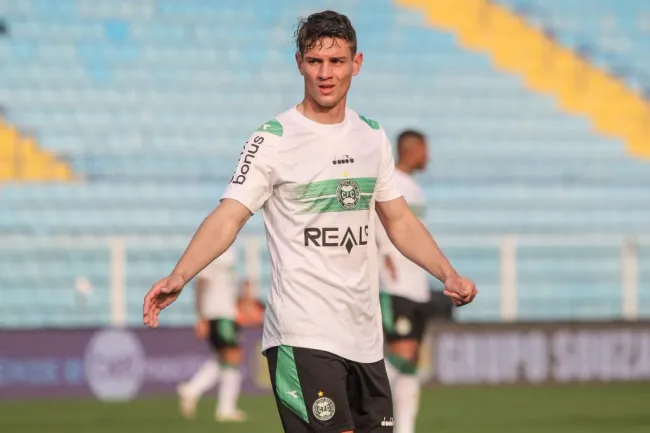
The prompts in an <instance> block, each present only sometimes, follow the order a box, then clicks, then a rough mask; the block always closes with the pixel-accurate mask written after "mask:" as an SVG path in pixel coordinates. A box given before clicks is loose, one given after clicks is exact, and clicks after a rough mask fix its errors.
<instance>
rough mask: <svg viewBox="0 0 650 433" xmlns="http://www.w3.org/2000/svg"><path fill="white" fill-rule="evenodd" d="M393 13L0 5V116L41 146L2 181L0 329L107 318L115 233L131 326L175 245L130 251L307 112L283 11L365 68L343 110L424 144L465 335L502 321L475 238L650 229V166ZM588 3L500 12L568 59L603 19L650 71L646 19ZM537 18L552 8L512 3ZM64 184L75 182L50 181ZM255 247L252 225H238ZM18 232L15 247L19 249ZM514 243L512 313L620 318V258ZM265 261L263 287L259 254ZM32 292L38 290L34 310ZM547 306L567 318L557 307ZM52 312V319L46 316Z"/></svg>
mask: <svg viewBox="0 0 650 433" xmlns="http://www.w3.org/2000/svg"><path fill="white" fill-rule="evenodd" d="M404 3H415V2H406V1H399V2H398V1H395V2H392V1H389V0H358V1H356V2H349V1H346V0H327V1H325V0H313V1H310V2H305V1H302V0H269V1H268V2H266V3H265V5H266V6H265V7H264V8H260V7H259V2H255V1H253V0H240V1H234V0H233V1H231V0H228V1H225V0H224V1H207V0H184V1H182V2H179V1H175V0H141V1H138V2H132V1H127V0H119V1H118V0H116V1H110V2H108V1H107V2H99V3H98V2H95V1H91V0H50V1H32V0H21V1H16V2H0V16H2V17H3V18H4V19H5V21H6V22H7V25H8V28H9V30H10V31H9V33H8V35H7V36H6V37H0V64H2V67H1V68H0V103H1V104H2V105H3V106H4V107H6V111H7V112H6V124H7V125H12V127H14V128H15V129H16V130H19V131H29V132H30V134H29V136H33V137H34V140H35V141H29V140H27V139H24V138H23V139H22V140H20V141H19V142H20V143H21V144H20V145H21V146H22V147H21V149H23V148H24V152H26V153H27V154H28V155H30V156H29V161H31V162H30V163H29V164H30V165H29V167H30V168H29V169H28V170H27V169H26V171H25V172H24V177H28V178H30V179H31V180H32V182H30V183H25V184H23V183H17V182H7V183H3V184H2V185H1V187H0V237H2V236H9V235H11V236H18V238H20V239H23V241H20V240H15V241H11V242H9V241H4V238H2V239H3V242H0V258H2V257H5V258H6V260H0V326H11V327H29V326H88V325H90V324H106V323H108V322H109V321H110V317H109V311H108V310H109V309H108V299H109V298H108V296H107V293H108V292H109V290H110V284H111V283H110V278H111V277H110V269H109V257H108V255H107V254H108V252H107V251H108V247H107V246H106V242H107V239H109V238H111V237H116V236H117V237H121V238H124V239H132V240H133V239H135V240H134V241H133V242H129V243H128V245H127V252H126V255H127V264H126V266H127V272H126V275H127V277H126V278H127V282H126V290H127V304H128V305H127V313H128V314H127V319H128V322H129V323H131V324H135V323H139V321H140V311H139V309H140V303H141V298H142V294H143V293H144V290H146V289H147V288H148V287H149V285H150V284H151V282H152V281H153V280H155V279H156V278H158V277H159V276H160V275H162V274H164V273H165V272H168V271H169V269H170V268H171V267H172V266H173V264H174V262H175V260H176V259H177V257H178V254H180V252H181V251H182V247H183V246H184V245H182V243H181V244H179V245H174V247H168V248H163V249H161V248H159V247H156V248H153V247H149V246H146V245H141V244H139V243H138V241H137V239H140V238H146V239H150V238H161V239H162V238H165V237H168V236H178V237H181V238H183V237H188V236H190V235H191V234H192V233H193V231H194V230H195V228H196V226H197V225H198V224H199V223H200V221H201V220H202V218H203V217H204V216H205V214H206V213H207V212H209V211H210V210H211V209H212V208H213V207H214V206H215V205H216V203H217V202H218V200H219V197H220V194H221V193H222V192H223V190H224V188H225V186H226V183H227V182H228V180H229V179H230V177H231V176H232V173H233V170H234V168H235V164H236V162H237V158H238V157H239V153H240V151H241V147H242V145H243V144H244V142H245V140H246V139H247V138H248V137H249V135H250V134H251V133H252V132H253V131H254V130H255V129H256V128H257V127H258V126H259V125H260V124H262V123H263V122H265V121H267V120H268V119H269V118H270V117H271V116H273V115H275V114H277V113H278V112H280V111H282V110H284V109H287V108H289V107H290V106H291V105H292V104H294V103H295V102H296V101H298V100H299V98H300V97H301V93H302V84H301V82H300V76H299V74H298V73H297V71H296V70H295V61H294V58H293V52H294V48H293V46H292V31H293V26H294V25H295V23H296V18H297V16H298V15H304V14H307V13H309V12H313V11H316V10H320V9H324V8H332V9H335V10H340V11H342V12H345V13H347V14H348V15H349V16H350V18H351V19H352V21H353V23H354V24H355V25H356V28H357V33H358V37H359V47H360V49H361V51H363V53H364V55H365V60H364V66H363V70H362V73H361V74H360V75H359V76H358V77H356V78H355V81H354V83H353V86H352V92H351V95H350V100H349V103H350V105H351V106H352V107H353V108H355V109H356V110H357V111H358V112H360V113H362V114H364V115H367V116H369V117H371V118H375V119H378V120H379V121H380V122H381V124H382V125H383V126H384V128H385V129H386V131H387V133H388V134H389V136H390V137H391V138H392V137H395V135H396V134H397V133H398V132H399V131H400V130H401V129H403V128H407V127H409V128H410V127H412V128H418V129H422V130H423V131H424V132H425V133H426V134H427V135H428V136H429V137H430V143H431V150H430V153H431V161H430V166H429V169H428V170H427V172H426V173H422V174H419V175H418V179H419V180H421V182H422V184H423V185H425V194H426V197H427V201H428V203H429V205H428V209H429V210H428V212H427V216H426V221H425V222H426V224H427V226H428V227H429V228H430V229H431V230H432V231H433V232H434V233H439V234H440V235H441V236H443V237H445V236H446V237H450V238H454V237H463V238H466V239H469V240H468V241H467V242H468V243H467V244H466V245H458V244H457V243H455V242H451V243H450V244H449V246H448V248H449V249H448V251H449V255H450V257H451V258H452V260H453V261H454V263H456V264H457V266H458V267H459V269H461V270H463V272H465V273H467V274H469V275H471V276H473V277H474V278H475V279H476V280H477V283H478V285H479V288H480V289H481V296H480V299H477V305H476V308H467V309H462V311H460V312H459V319H460V320H468V321H471V320H498V319H499V318H500V312H499V308H500V291H499V290H500V268H499V266H500V254H501V252H500V250H499V245H497V244H492V245H489V246H481V245H483V244H481V243H480V242H478V241H477V243H475V244H474V243H472V242H473V241H472V240H476V239H479V240H480V239H481V238H482V237H486V236H489V237H500V236H509V235H515V236H527V235H543V236H546V235H556V236H563V235H566V234H571V235H572V236H579V235H584V236H591V235H594V234H596V235H598V234H600V235H603V234H605V235H609V236H634V235H636V234H643V233H648V232H649V231H650V207H648V205H647V204H648V203H649V202H650V201H649V199H650V191H649V189H648V188H647V185H648V184H649V183H650V165H649V164H648V163H647V162H646V161H643V160H638V159H634V158H631V157H630V156H629V154H628V153H627V148H626V145H625V140H623V139H622V138H619V137H616V136H607V135H603V134H601V133H599V132H598V130H596V129H595V128H594V127H593V124H592V122H591V117H590V116H589V115H588V114H584V115H575V114H571V115H568V114H567V112H566V110H565V109H564V108H563V106H562V105H561V104H560V103H558V101H557V99H556V98H554V97H553V96H550V95H548V94H542V93H538V92H533V91H531V90H530V88H529V86H528V84H527V80H526V79H525V78H523V77H522V76H521V75H517V74H513V73H506V72H504V71H503V69H502V68H499V67H498V65H495V63H494V62H493V59H492V58H491V57H490V56H489V55H488V54H485V53H477V52H473V51H470V50H466V49H465V48H464V45H463V42H462V38H461V37H459V35H458V34H457V33H454V32H452V31H444V30H441V29H439V28H435V27H433V26H431V22H430V20H429V19H428V18H427V16H426V14H425V13H423V12H422V11H421V10H418V9H413V8H405V7H401V6H400V4H404ZM417 3H420V4H423V3H425V2H417ZM595 3H598V6H595V7H593V8H590V10H589V13H584V7H582V6H581V7H578V6H577V5H578V3H577V1H573V0H572V1H560V0H553V1H550V0H548V1H547V0H543V1H542V0H537V1H534V2H532V1H531V2H524V1H523V0H521V1H519V0H503V1H502V2H501V4H502V5H505V6H506V7H508V8H511V9H512V10H514V11H517V13H524V12H525V11H528V12H526V13H527V15H526V16H527V17H528V18H529V19H530V20H537V21H536V22H541V24H543V25H548V24H549V23H548V22H544V21H543V20H544V19H546V20H553V22H554V23H556V24H557V23H559V24H557V28H558V29H559V30H561V31H560V32H559V38H560V41H563V43H567V44H568V43H569V42H571V41H572V40H574V42H573V43H576V44H577V43H578V40H579V38H577V37H574V36H572V35H574V33H572V32H571V31H570V30H571V29H572V28H574V29H576V33H575V34H578V33H580V34H581V35H582V34H583V33H584V35H585V38H587V39H586V40H589V41H600V40H601V39H602V37H600V36H599V34H598V31H599V29H601V30H602V27H603V26H602V24H598V23H599V22H600V21H599V20H600V17H602V16H603V15H605V14H611V13H613V12H616V17H618V18H617V20H618V21H617V22H620V23H621V25H617V26H616V30H615V31H613V30H612V32H611V33H610V36H621V37H623V38H625V40H626V41H628V42H629V49H628V48H626V50H625V51H624V52H623V53H622V54H623V56H622V58H623V59H626V61H627V62H629V64H630V65H639V64H640V63H641V62H643V59H647V58H648V55H649V54H650V52H648V48H647V47H646V46H645V45H644V44H642V43H639V42H638V39H639V38H640V35H647V33H645V32H646V30H643V29H640V28H638V27H639V26H636V27H635V26H631V25H626V24H629V23H630V21H629V20H632V19H633V17H635V16H637V15H639V14H640V11H646V12H647V11H648V7H647V6H646V5H645V4H644V3H643V2H642V1H640V0H629V1H626V2H620V1H619V2H614V1H610V0H598V1H596V2H595ZM531 4H532V5H534V6H535V7H537V8H538V9H540V10H542V9H543V10H545V11H547V12H550V13H547V14H535V13H534V12H530V8H528V9H526V8H524V6H526V7H527V5H528V6H529V5H531ZM522 8H523V9H522ZM524 9H525V11H524ZM368 10H372V11H373V14H367V13H366V11H368ZM529 12H530V13H529ZM578 17H579V19H578ZM461 18H462V17H461ZM562 20H564V21H562ZM572 38H573V39H572ZM582 40H583V39H580V41H582ZM601 42H602V41H601ZM594 43H595V42H594ZM617 65H618V63H617ZM636 69H642V68H641V67H639V68H636ZM636 69H635V70H636ZM635 79H637V81H638V80H640V79H641V78H638V77H637V78H635ZM646 83H647V81H646ZM7 128H8V127H5V128H4V129H0V144H1V143H4V144H2V145H0V181H3V180H9V179H12V180H15V179H16V176H17V175H16V172H15V167H13V166H12V165H7V164H6V163H5V164H2V163H1V162H2V161H3V160H5V161H6V160H8V159H11V155H13V153H11V152H14V153H15V150H10V149H11V148H10V147H9V146H7V145H6V143H8V142H9V139H8V138H7V137H8V135H7V134H9V133H10V132H7V131H12V130H10V129H7ZM3 134H4V135H3ZM2 137H4V138H2ZM12 142H15V140H14V139H12ZM34 143H38V146H35V144H34ZM21 151H22V150H21ZM51 155H56V157H57V158H58V159H53V158H54V157H53V156H51ZM60 161H66V164H65V165H61V164H63V163H61V162H60ZM57 164H59V165H57ZM53 165H54V167H55V168H52V166H53ZM62 167H66V168H65V169H64V168H62ZM45 172H47V173H50V174H51V176H52V177H50V178H46V177H44V175H43V173H45ZM72 172H74V173H75V176H76V178H77V181H76V182H74V183H65V184H62V183H51V182H46V181H47V180H53V179H58V180H68V179H71V178H72ZM263 233H264V232H263V226H262V221H261V218H259V217H258V216H256V217H255V218H253V219H252V220H251V221H250V223H249V225H248V226H247V227H246V229H245V234H246V235H251V236H263ZM11 236H10V237H11ZM68 236H72V237H73V238H74V239H92V240H93V241H92V242H91V243H90V245H92V248H90V252H89V251H87V250H84V249H82V248H80V247H79V246H76V245H74V244H71V243H65V242H63V241H61V239H65V238H66V237H68ZM25 238H27V239H30V241H29V242H27V244H28V245H29V246H23V248H24V250H21V251H23V252H22V253H21V254H23V255H18V256H16V253H15V248H18V247H17V246H16V245H17V244H21V242H24V239H25ZM93 242H94V243H93ZM521 248H522V249H521V250H519V251H518V253H517V259H518V260H519V265H520V268H519V272H520V274H519V287H520V291H519V295H518V296H519V299H518V301H519V306H520V309H519V313H520V314H521V317H522V318H524V319H525V318H530V319H539V320H545V319H553V318H563V319H580V318H584V317H586V316H587V315H591V316H592V317H593V316H594V314H597V315H599V316H600V317H604V318H611V317H615V315H616V314H618V313H620V311H619V310H618V309H617V308H618V307H617V306H618V305H620V281H619V280H617V279H616V278H617V275H619V274H620V268H619V267H618V266H619V265H618V261H619V259H618V255H620V251H618V250H617V247H616V246H607V247H598V248H595V249H589V248H578V247H576V248H573V249H569V250H567V249H566V248H565V247H562V246H560V245H558V246H554V247H552V246H549V247H544V248H541V247H534V246H530V247H524V246H522V247H521ZM644 248H645V249H644ZM86 253H88V255H86ZM638 254H639V278H640V284H639V287H640V289H641V290H642V291H643V292H642V293H640V294H639V313H640V314H645V315H650V291H649V290H648V287H649V286H648V282H649V281H650V250H648V248H647V247H644V246H640V248H639V252H638ZM21 257H30V258H31V259H30V261H31V262H33V263H34V264H33V265H28V264H25V263H23V261H24V260H21ZM263 259H264V262H263V275H264V278H265V280H264V281H263V282H262V287H268V286H269V281H268V278H269V277H268V274H269V272H268V262H267V260H268V257H267V255H266V251H265V250H264V251H263ZM611 263H617V266H615V267H612V266H611ZM551 270H553V271H551ZM549 275H550V276H549ZM78 278H88V280H89V281H90V282H91V284H92V286H93V288H94V291H93V292H92V294H90V295H88V296H85V295H80V294H79V293H78V291H77V289H76V281H77V279H78ZM569 287H570V288H571V294H569V295H567V294H566V292H567V291H568V290H567V289H568V288H569ZM25 293H37V294H38V296H37V298H38V302H36V303H32V300H33V298H34V297H33V296H27V295H25ZM558 297H563V298H562V299H563V300H564V301H565V302H564V303H563V306H561V307H557V306H556V305H554V304H553V302H552V301H553V300H556V299H558ZM49 302H52V303H53V304H52V305H56V309H50V310H51V311H50V312H48V313H47V314H41V312H42V311H43V310H44V309H45V306H46V305H49V304H48V303H49ZM55 302H56V304H54V303H55ZM181 302H182V306H181V307H179V308H178V309H176V310H174V312H171V313H170V314H169V315H168V316H166V319H165V320H168V321H169V322H167V323H170V324H188V323H190V322H191V321H192V320H193V315H192V306H191V297H185V298H184V299H183V300H182V301H181ZM32 304H33V305H32Z"/></svg>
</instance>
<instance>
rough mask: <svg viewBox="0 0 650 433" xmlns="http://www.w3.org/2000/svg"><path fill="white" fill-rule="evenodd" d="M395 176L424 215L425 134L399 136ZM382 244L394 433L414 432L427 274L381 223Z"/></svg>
mask: <svg viewBox="0 0 650 433" xmlns="http://www.w3.org/2000/svg"><path fill="white" fill-rule="evenodd" d="M397 156H398V159H397V166H396V168H395V173H394V180H395V185H396V186H397V188H398V189H399V190H400V191H401V192H402V194H404V199H405V200H406V202H407V203H408V205H409V206H410V208H411V210H412V211H413V213H414V214H415V215H416V216H418V217H422V216H423V214H424V209H425V199H424V193H423V192H422V189H421V188H420V186H419V185H418V184H417V183H416V182H415V180H414V179H413V177H412V174H413V173H414V172H416V171H419V170H424V169H425V168H426V165H427V160H428V155H427V142H426V138H425V136H424V134H422V133H420V132H418V131H413V130H406V131H403V132H402V133H401V134H399V136H398V138H397ZM376 235H377V246H378V248H379V256H380V258H379V260H380V266H381V272H380V275H381V277H382V282H383V287H384V289H383V291H382V293H381V295H380V298H381V309H382V317H383V323H384V334H385V336H386V340H387V342H388V353H387V356H386V358H387V367H386V368H387V371H388V378H389V380H390V383H391V389H392V395H393V406H394V411H395V433H414V432H415V420H416V418H417V413H418V409H419V398H420V380H419V378H418V376H417V364H418V360H419V355H420V344H421V343H422V337H423V336H424V332H425V329H426V325H427V320H428V316H429V313H428V311H429V305H428V302H429V301H430V298H431V291H430V288H429V281H428V280H429V277H428V273H427V272H426V271H425V270H424V269H422V268H421V267H419V266H417V265H416V264H415V263H413V262H412V261H410V260H409V259H407V258H406V257H404V256H403V255H402V254H401V253H400V252H399V251H398V250H397V248H395V246H394V245H393V244H392V242H391V241H390V239H389V237H388V234H387V233H386V231H385V230H384V229H383V228H382V227H381V226H378V227H377V231H376Z"/></svg>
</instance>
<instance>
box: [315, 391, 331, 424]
mask: <svg viewBox="0 0 650 433" xmlns="http://www.w3.org/2000/svg"><path fill="white" fill-rule="evenodd" d="M318 396H319V397H320V398H319V399H317V400H316V401H315V402H314V405H313V406H312V412H313V413H314V416H315V417H316V419H317V420H319V421H329V420H331V419H332V418H333V417H334V414H335V413H336V406H335V405H334V402H333V401H332V400H331V399H329V398H327V397H324V396H323V391H321V392H319V393H318Z"/></svg>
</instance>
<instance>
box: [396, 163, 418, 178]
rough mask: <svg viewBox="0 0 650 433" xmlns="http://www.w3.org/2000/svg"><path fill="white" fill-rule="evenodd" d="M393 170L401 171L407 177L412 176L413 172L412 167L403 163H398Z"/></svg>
mask: <svg viewBox="0 0 650 433" xmlns="http://www.w3.org/2000/svg"><path fill="white" fill-rule="evenodd" d="M395 168H396V169H397V170H399V171H401V172H402V173H406V174H409V175H413V172H414V171H415V170H414V169H413V167H411V166H410V165H408V164H406V163H405V162H403V161H400V162H398V163H397V165H396V166H395Z"/></svg>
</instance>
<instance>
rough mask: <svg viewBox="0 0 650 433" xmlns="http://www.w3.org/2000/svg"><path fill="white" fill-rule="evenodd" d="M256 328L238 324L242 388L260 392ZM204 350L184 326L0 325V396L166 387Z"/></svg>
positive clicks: (129, 392)
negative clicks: (60, 327)
mask: <svg viewBox="0 0 650 433" xmlns="http://www.w3.org/2000/svg"><path fill="white" fill-rule="evenodd" d="M260 339H261V330H260V329H259V328H253V329H243V330H242V332H241V334H240V341H241V344H242V347H243V349H244V352H245V359H246V363H245V365H244V366H243V371H242V373H243V377H245V380H244V383H243V386H242V391H243V392H244V393H248V394H256V393H262V392H268V390H269V389H270V380H269V377H268V370H266V368H267V367H266V360H265V359H264V357H263V356H262V355H261V354H260V353H259V347H260V345H259V343H260ZM211 356H212V354H211V352H210V349H209V347H208V345H207V343H206V342H202V341H199V340H197V339H196V337H195V336H194V333H193V331H192V329H189V328H160V329H156V330H149V329H96V330H25V331H7V330H4V331H0V399H23V398H48V397H95V398H97V399H100V400H106V401H109V400H122V401H123V400H130V399H133V398H136V397H138V396H141V395H151V394H169V393H173V392H174V391H175V389H176V386H177V384H178V383H179V382H181V381H184V380H187V379H188V378H189V377H190V376H191V375H192V374H194V373H195V372H196V371H197V369H198V368H199V367H200V366H201V364H202V363H203V362H205V361H206V360H207V359H209V358H210V357H211Z"/></svg>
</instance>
